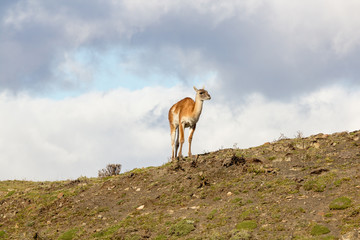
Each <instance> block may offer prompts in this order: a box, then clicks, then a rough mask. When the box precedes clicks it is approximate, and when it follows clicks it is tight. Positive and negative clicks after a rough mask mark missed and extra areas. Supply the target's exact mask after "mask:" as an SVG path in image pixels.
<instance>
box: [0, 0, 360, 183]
mask: <svg viewBox="0 0 360 240" xmlns="http://www.w3.org/2000/svg"><path fill="white" fill-rule="evenodd" d="M359 12H360V2H359V1H357V0H347V1H342V0H311V1H310V0H299V1H297V0H295V1H286V0H241V1H238V0H228V1H213V0H198V1H188V0H181V1H176V0H175V1H168V0H147V1H140V0H118V1H115V0H108V1H99V0H86V1H85V0H63V1H48V0H3V1H1V2H0V114H1V118H0V121H1V124H0V180H6V179H20V180H59V179H75V178H77V177H80V176H87V177H93V176H97V173H98V170H100V169H102V168H104V167H105V166H106V165H107V164H109V163H120V164H122V166H123V168H122V170H123V171H128V170H131V169H133V168H140V167H147V166H159V165H161V164H163V163H166V162H167V161H168V160H169V157H170V153H171V146H170V134H169V127H168V120H167V112H168V109H169V108H170V107H171V105H172V104H174V103H175V102H176V101H178V100H180V99H182V98H184V97H187V96H190V97H194V95H195V92H194V90H193V88H192V86H193V85H195V86H197V87H202V86H203V85H205V87H206V89H207V90H208V91H209V93H210V94H211V96H212V99H211V100H210V101H207V102H205V103H204V109H203V113H202V115H201V118H200V120H199V123H198V126H197V130H196V132H195V135H194V139H193V153H195V154H196V153H204V152H208V151H215V150H218V149H221V148H229V147H233V146H237V147H240V148H248V147H252V146H257V145H261V144H263V143H264V142H267V141H273V140H275V139H277V138H278V137H279V136H280V135H281V134H284V135H285V136H288V137H294V136H295V135H296V134H297V132H298V131H301V132H302V133H303V135H304V136H309V135H312V134H317V133H320V132H323V133H333V132H338V131H354V130H357V129H359V128H360V107H359V102H360V79H359V76H360V31H359V29H360V14H359ZM187 134H188V132H186V135H187ZM186 148H187V144H186V145H185V149H186ZM185 152H187V151H185Z"/></svg>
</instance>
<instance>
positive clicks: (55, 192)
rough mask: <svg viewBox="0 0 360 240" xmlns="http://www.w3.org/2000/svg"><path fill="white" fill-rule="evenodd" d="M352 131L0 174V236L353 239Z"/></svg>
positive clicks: (358, 208)
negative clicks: (40, 178) (83, 170)
mask: <svg viewBox="0 0 360 240" xmlns="http://www.w3.org/2000/svg"><path fill="white" fill-rule="evenodd" d="M359 230H360V131H356V132H351V133H348V132H342V133H335V134H332V135H325V134H318V135H314V136H310V137H308V138H301V137H298V138H294V139H280V140H278V141H275V142H273V143H265V144H263V145H261V146H259V147H255V148H249V149H223V150H219V151H216V152H211V153H207V154H201V155H198V156H195V157H194V158H193V159H185V160H184V161H180V162H179V163H167V164H165V165H163V166H160V167H150V168H144V169H135V170H133V171H130V172H126V173H124V174H121V175H118V176H114V177H107V178H85V177H83V178H79V179H77V180H72V181H70V180H69V181H58V182H29V181H3V182H0V239H360V237H359V236H360V235H359V233H358V231H359Z"/></svg>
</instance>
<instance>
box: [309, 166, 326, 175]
mask: <svg viewBox="0 0 360 240" xmlns="http://www.w3.org/2000/svg"><path fill="white" fill-rule="evenodd" d="M328 171H329V169H326V168H320V169H316V170H314V171H312V172H311V173H310V174H316V175H319V174H321V173H323V172H328Z"/></svg>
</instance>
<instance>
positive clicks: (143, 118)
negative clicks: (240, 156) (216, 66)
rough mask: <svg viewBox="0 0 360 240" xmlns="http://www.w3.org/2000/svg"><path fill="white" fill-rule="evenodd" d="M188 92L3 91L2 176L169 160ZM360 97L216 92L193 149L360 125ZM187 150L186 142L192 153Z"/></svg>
mask: <svg viewBox="0 0 360 240" xmlns="http://www.w3.org/2000/svg"><path fill="white" fill-rule="evenodd" d="M209 92H210V94H212V92H211V89H209ZM185 96H191V97H193V96H194V92H193V90H192V89H185V88H184V87H182V86H177V87H174V88H170V89H166V88H159V87H158V88H144V89H142V90H137V91H128V90H124V89H117V90H114V91H111V92H108V93H100V92H94V93H89V94H85V95H82V96H80V97H77V98H69V99H65V100H61V101H53V100H49V99H39V98H32V97H29V96H27V95H20V96H17V97H15V96H11V95H8V94H5V93H3V94H1V95H0V111H1V112H2V116H3V117H2V124H1V126H0V136H1V138H0V152H1V161H0V178H1V179H2V180H3V179H14V178H16V179H29V180H49V179H51V180H53V179H64V178H65V179H66V178H77V177H79V176H81V175H85V176H96V175H97V171H98V170H99V169H101V168H103V167H105V166H106V164H108V163H121V164H122V165H123V170H131V169H132V168H135V167H144V166H151V165H155V166H156V165H161V164H163V163H165V162H167V161H168V158H169V156H170V152H171V147H170V134H169V127H168V122H167V112H168V109H169V108H170V107H171V105H172V104H173V103H175V102H176V101H178V100H180V99H181V98H183V97H185ZM359 96H360V89H351V90H349V89H346V88H342V87H339V86H333V87H329V88H325V89H322V90H320V91H317V92H313V93H311V94H308V95H304V96H302V97H300V98H296V99H293V100H292V101H290V102H288V103H283V102H278V101H272V100H269V99H266V98H264V97H263V96H261V95H259V94H254V95H250V96H248V97H247V98H246V101H244V102H243V103H239V105H232V106H231V105H225V104H223V103H221V102H217V100H216V99H217V98H216V96H215V95H213V94H212V99H211V100H210V101H206V102H204V109H203V112H202V115H201V118H200V120H199V123H198V126H197V130H196V132H195V134H194V138H193V149H192V152H193V153H194V154H197V153H203V152H204V151H215V150H218V149H219V148H222V147H225V148H228V147H232V146H233V145H234V144H235V143H236V144H237V146H238V147H241V148H247V147H251V146H257V145H260V144H263V143H264V142H267V141H272V140H274V139H276V138H278V137H279V136H280V134H281V133H283V134H285V135H286V136H288V137H294V136H295V135H296V133H297V131H301V132H303V133H304V135H306V136H308V135H311V134H316V133H319V132H324V133H332V132H335V131H344V130H349V131H352V130H356V129H358V128H359V127H358V123H359V122H360V109H359V108H358V104H357V103H358V102H359V101H360V97H359ZM187 135H188V131H186V137H187ZM187 148H188V146H187V141H185V146H184V150H185V151H184V152H185V153H187Z"/></svg>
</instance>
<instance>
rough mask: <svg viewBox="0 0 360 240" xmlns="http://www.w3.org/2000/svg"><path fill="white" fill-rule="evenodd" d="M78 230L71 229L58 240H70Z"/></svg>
mask: <svg viewBox="0 0 360 240" xmlns="http://www.w3.org/2000/svg"><path fill="white" fill-rule="evenodd" d="M77 231H78V229H76V228H74V229H71V230H69V231H67V232H64V233H63V234H62V235H61V236H60V237H59V238H58V240H72V239H73V238H74V237H75V235H76V233H77Z"/></svg>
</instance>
